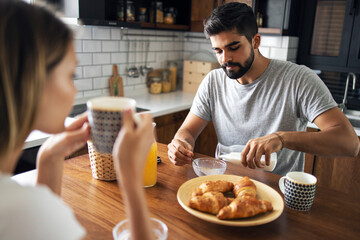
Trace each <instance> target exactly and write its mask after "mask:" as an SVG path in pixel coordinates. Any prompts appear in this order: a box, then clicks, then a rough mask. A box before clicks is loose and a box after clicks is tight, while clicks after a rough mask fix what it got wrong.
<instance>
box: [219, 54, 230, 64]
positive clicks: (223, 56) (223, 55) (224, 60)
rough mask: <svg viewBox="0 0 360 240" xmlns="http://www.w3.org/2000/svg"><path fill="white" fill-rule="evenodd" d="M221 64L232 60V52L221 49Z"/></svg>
mask: <svg viewBox="0 0 360 240" xmlns="http://www.w3.org/2000/svg"><path fill="white" fill-rule="evenodd" d="M221 60H222V64H224V63H227V62H231V61H232V54H231V53H230V52H228V51H223V54H222V59H221Z"/></svg>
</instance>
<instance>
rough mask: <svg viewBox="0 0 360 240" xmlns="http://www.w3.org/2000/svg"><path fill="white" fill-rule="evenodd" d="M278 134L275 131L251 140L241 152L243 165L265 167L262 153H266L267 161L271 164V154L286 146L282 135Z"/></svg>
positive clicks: (253, 167) (267, 163)
mask: <svg viewBox="0 0 360 240" xmlns="http://www.w3.org/2000/svg"><path fill="white" fill-rule="evenodd" d="M277 134H278V133H277ZM277 134H274V133H273V134H270V135H266V136H263V137H259V138H254V139H251V140H249V141H248V142H247V144H246V146H245V148H244V149H243V151H242V152H241V163H242V165H244V167H249V168H252V169H255V168H256V167H259V168H261V167H264V166H263V165H262V164H261V162H260V159H261V156H262V155H265V163H266V165H267V166H269V165H270V154H271V153H273V152H277V151H279V150H281V149H282V148H283V147H284V146H283V142H282V140H281V136H279V135H277Z"/></svg>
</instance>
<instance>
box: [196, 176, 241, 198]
mask: <svg viewBox="0 0 360 240" xmlns="http://www.w3.org/2000/svg"><path fill="white" fill-rule="evenodd" d="M233 187H234V184H233V183H232V182H228V181H224V180H217V181H215V182H214V181H206V182H203V183H202V184H201V185H200V186H199V188H196V189H194V191H193V192H192V197H195V196H201V195H203V194H204V193H206V192H222V193H225V192H229V191H231V190H232V189H233Z"/></svg>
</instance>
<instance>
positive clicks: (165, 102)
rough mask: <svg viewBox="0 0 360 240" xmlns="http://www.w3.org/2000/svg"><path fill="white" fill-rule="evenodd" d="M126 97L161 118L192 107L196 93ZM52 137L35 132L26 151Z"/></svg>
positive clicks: (130, 95) (137, 92)
mask: <svg viewBox="0 0 360 240" xmlns="http://www.w3.org/2000/svg"><path fill="white" fill-rule="evenodd" d="M125 97H129V98H133V99H135V100H136V106H137V107H140V108H144V109H149V110H150V111H149V112H150V113H151V114H152V115H153V117H159V116H163V115H166V114H170V113H174V112H178V111H182V110H186V109H189V108H190V107H191V104H192V101H193V99H194V97H195V93H187V92H182V91H176V92H170V93H163V94H149V93H148V92H147V91H136V92H128V93H126V94H125ZM89 99H90V98H82V99H78V100H75V104H74V105H75V106H76V105H81V104H84V103H86V102H87V101H88V100H89ZM71 122H72V118H67V120H66V122H65V125H68V124H70V123H71ZM49 136H50V135H49V134H46V133H43V132H40V131H37V130H35V131H33V132H31V133H30V135H29V137H28V138H27V139H26V141H25V145H24V149H27V148H31V147H37V146H40V145H41V144H42V143H43V142H44V141H45V140H46V139H47V138H48V137H49Z"/></svg>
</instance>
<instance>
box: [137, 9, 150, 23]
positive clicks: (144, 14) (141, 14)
mask: <svg viewBox="0 0 360 240" xmlns="http://www.w3.org/2000/svg"><path fill="white" fill-rule="evenodd" d="M138 20H139V22H147V21H148V20H147V10H146V8H145V7H141V8H139V17H138Z"/></svg>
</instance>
